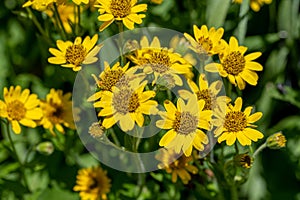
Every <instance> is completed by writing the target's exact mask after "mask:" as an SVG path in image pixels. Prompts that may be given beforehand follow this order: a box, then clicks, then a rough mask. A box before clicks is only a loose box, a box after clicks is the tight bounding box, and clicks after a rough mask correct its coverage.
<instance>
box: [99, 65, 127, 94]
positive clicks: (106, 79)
mask: <svg viewBox="0 0 300 200" xmlns="http://www.w3.org/2000/svg"><path fill="white" fill-rule="evenodd" d="M123 79H124V80H123ZM120 81H122V82H124V81H125V76H124V72H123V71H122V70H121V69H116V70H110V71H108V72H105V73H104V76H103V78H102V80H101V81H99V83H98V84H99V87H100V88H101V89H102V90H108V91H111V88H112V87H113V86H115V85H116V84H118V83H119V82H120ZM124 84H125V83H124ZM118 85H123V84H118Z"/></svg>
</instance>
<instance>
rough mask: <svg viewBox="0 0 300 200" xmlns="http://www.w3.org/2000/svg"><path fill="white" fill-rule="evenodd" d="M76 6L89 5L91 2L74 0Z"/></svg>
mask: <svg viewBox="0 0 300 200" xmlns="http://www.w3.org/2000/svg"><path fill="white" fill-rule="evenodd" d="M72 1H73V2H74V3H75V4H76V5H80V4H81V3H84V4H88V3H89V0H72Z"/></svg>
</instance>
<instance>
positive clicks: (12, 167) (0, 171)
mask: <svg viewBox="0 0 300 200" xmlns="http://www.w3.org/2000/svg"><path fill="white" fill-rule="evenodd" d="M18 168H19V163H10V164H1V165H0V178H3V177H5V176H6V175H8V174H10V173H11V172H14V171H17V169H18Z"/></svg>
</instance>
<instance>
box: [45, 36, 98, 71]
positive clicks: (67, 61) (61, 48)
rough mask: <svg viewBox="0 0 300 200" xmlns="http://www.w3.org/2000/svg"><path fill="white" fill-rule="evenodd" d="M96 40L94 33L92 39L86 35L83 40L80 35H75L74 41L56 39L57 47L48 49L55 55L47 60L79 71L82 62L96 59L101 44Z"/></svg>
mask: <svg viewBox="0 0 300 200" xmlns="http://www.w3.org/2000/svg"><path fill="white" fill-rule="evenodd" d="M97 41H98V35H97V34H95V35H94V36H93V37H92V39H91V38H90V37H89V36H87V37H86V38H85V39H84V40H83V42H82V39H81V37H76V39H75V41H74V43H72V42H71V41H66V42H64V41H62V40H57V41H56V45H57V47H58V49H54V48H50V49H49V51H50V53H51V54H52V55H54V56H55V57H50V58H48V62H49V63H52V64H58V65H61V66H62V67H68V68H72V69H73V71H79V70H81V65H82V64H91V63H94V62H96V61H97V60H98V58H97V57H96V55H97V54H98V52H99V51H100V49H101V47H102V45H96V43H97ZM95 45H96V46H95Z"/></svg>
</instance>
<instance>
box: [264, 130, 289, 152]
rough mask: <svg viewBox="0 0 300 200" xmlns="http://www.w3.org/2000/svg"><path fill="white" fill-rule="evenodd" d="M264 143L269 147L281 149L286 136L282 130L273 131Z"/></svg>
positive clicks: (284, 143)
mask: <svg viewBox="0 0 300 200" xmlns="http://www.w3.org/2000/svg"><path fill="white" fill-rule="evenodd" d="M266 144H267V147H269V148H270V149H281V148H283V147H285V145H286V138H285V136H284V135H283V134H282V132H278V133H274V134H273V135H270V136H269V137H268V139H267V142H266Z"/></svg>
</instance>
